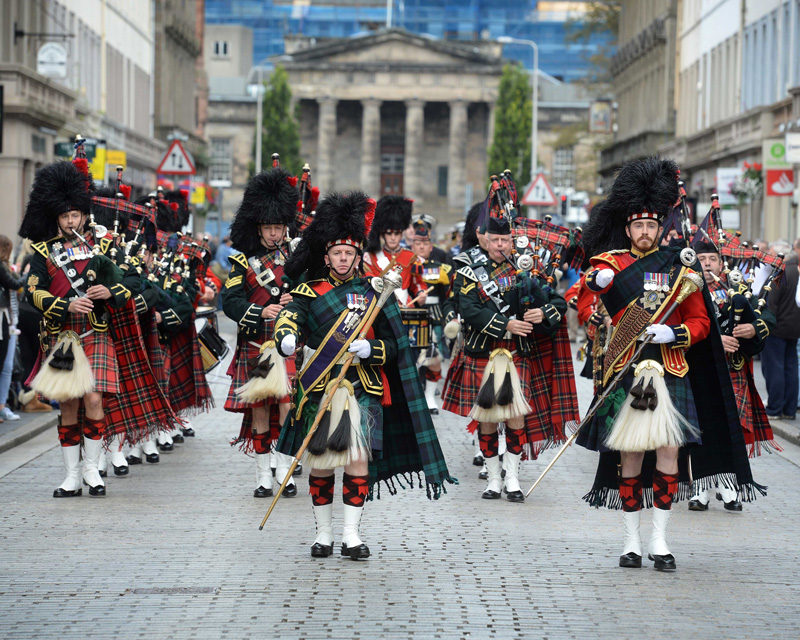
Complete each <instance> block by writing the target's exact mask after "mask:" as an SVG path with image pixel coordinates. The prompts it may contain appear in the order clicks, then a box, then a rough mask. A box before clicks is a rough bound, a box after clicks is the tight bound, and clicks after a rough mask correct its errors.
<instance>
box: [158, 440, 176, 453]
mask: <svg viewBox="0 0 800 640" xmlns="http://www.w3.org/2000/svg"><path fill="white" fill-rule="evenodd" d="M158 448H159V449H161V451H172V450H173V449H174V448H175V447H174V446H173V445H172V443H171V442H165V443H164V444H161V443H160V442H159V443H158Z"/></svg>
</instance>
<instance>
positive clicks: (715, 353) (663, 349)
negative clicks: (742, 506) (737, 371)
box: [577, 158, 765, 571]
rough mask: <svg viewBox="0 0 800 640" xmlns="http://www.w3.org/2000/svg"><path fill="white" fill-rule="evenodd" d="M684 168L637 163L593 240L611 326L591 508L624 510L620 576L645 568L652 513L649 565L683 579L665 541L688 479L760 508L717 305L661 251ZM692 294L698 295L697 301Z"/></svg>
mask: <svg viewBox="0 0 800 640" xmlns="http://www.w3.org/2000/svg"><path fill="white" fill-rule="evenodd" d="M677 174H678V168H677V166H676V165H675V163H674V162H672V161H670V160H663V159H659V158H647V159H645V160H638V161H632V162H630V163H628V164H626V165H625V166H624V167H623V168H622V169H621V170H620V173H619V175H618V176H617V178H616V180H615V182H614V185H613V187H612V189H611V192H610V194H609V197H608V200H607V202H606V204H605V206H604V207H603V209H602V215H597V213H595V214H594V215H592V217H591V219H590V221H589V224H588V225H587V228H586V230H585V232H584V236H583V239H584V242H585V244H586V248H587V254H588V255H593V256H594V257H593V258H591V265H592V268H591V269H590V270H589V271H588V272H587V274H586V279H585V286H586V287H587V288H588V289H589V290H590V291H592V292H593V293H595V294H598V295H599V296H600V299H601V301H602V302H603V304H604V306H605V308H606V309H607V311H608V315H609V316H610V317H611V319H612V326H611V328H610V331H611V337H610V340H609V342H608V346H607V348H606V349H605V352H604V353H603V354H602V362H601V363H599V366H601V367H602V368H601V371H602V378H601V381H600V386H599V387H598V389H597V395H596V399H595V402H594V404H593V406H592V409H590V412H589V414H588V415H587V418H585V419H584V422H583V423H582V429H581V431H580V432H579V434H578V440H577V441H578V443H579V444H581V445H582V446H584V447H586V448H588V449H591V450H594V451H599V452H600V462H599V466H598V470H597V475H596V477H595V482H594V485H593V487H592V490H591V491H590V492H589V493H588V494H587V495H586V496H585V497H584V499H585V500H586V501H587V502H588V503H589V504H590V505H592V506H595V507H600V506H608V507H609V508H620V507H621V508H622V510H623V523H624V525H625V538H624V543H623V549H622V555H621V557H620V559H619V566H621V567H631V568H638V567H641V566H642V546H641V539H640V534H639V523H640V513H641V509H642V503H643V501H644V503H645V504H646V505H647V506H648V507H651V506H652V507H654V509H653V530H652V536H651V538H650V545H649V549H648V551H649V553H648V557H649V558H650V559H651V560H652V561H653V566H654V568H655V569H656V570H659V571H674V570H675V567H676V562H675V558H674V556H673V555H672V553H671V552H670V549H669V547H668V545H667V541H666V531H667V524H668V522H669V518H670V514H671V513H672V511H671V509H672V503H673V501H674V500H676V499H678V498H680V497H684V498H685V497H688V495H689V491H690V482H689V474H690V469H691V475H692V477H693V478H694V479H698V480H703V482H713V481H714V479H715V478H718V479H723V478H724V481H725V483H729V484H730V485H731V486H733V487H734V488H737V489H738V490H739V491H741V492H742V496H743V499H746V500H750V499H752V498H753V497H754V494H755V492H757V491H759V492H763V491H764V490H765V488H764V487H761V486H759V485H757V484H755V483H754V482H753V479H752V476H751V474H750V467H749V464H748V462H747V455H746V451H745V448H744V440H743V437H742V429H741V426H740V424H739V418H738V415H737V413H736V409H735V406H736V405H735V399H734V396H733V389H732V387H731V382H730V376H729V375H728V372H727V367H726V366H725V364H724V361H725V358H724V353H723V349H722V342H721V340H720V336H719V330H718V328H717V323H716V322H713V321H712V320H711V319H710V314H713V313H714V311H713V308H712V306H711V300H710V298H709V297H708V293H707V292H705V291H698V290H696V288H697V287H700V288H702V278H701V277H700V276H699V271H700V266H699V264H698V263H697V260H696V257H695V255H694V252H693V251H691V250H690V249H688V248H685V249H683V250H679V249H678V248H671V247H661V248H659V246H658V237H659V235H660V232H661V221H662V220H663V218H664V217H665V216H666V215H667V214H668V213H669V212H670V211H671V210H672V208H673V206H674V205H675V203H676V202H677V201H678V199H679V188H678V181H677ZM692 291H694V292H693V293H692Z"/></svg>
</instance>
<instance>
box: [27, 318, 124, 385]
mask: <svg viewBox="0 0 800 640" xmlns="http://www.w3.org/2000/svg"><path fill="white" fill-rule="evenodd" d="M89 329H91V325H90V324H89V317H88V316H84V315H78V314H76V313H71V314H70V315H69V318H68V320H67V322H66V324H65V325H64V327H63V328H62V331H74V332H75V333H77V334H78V335H81V334H83V333H86V332H87V331H89ZM56 342H58V334H49V333H48V335H47V344H48V349H49V350H52V349H53V347H55V346H56ZM81 346H82V347H83V352H84V353H85V354H86V357H87V358H88V360H89V366H91V368H92V373H93V374H94V379H95V385H94V390H95V391H100V392H102V393H119V371H118V369H117V356H116V353H115V351H114V343H113V341H112V340H111V336H110V335H109V333H108V332H107V331H106V332H104V333H98V332H97V331H92V333H90V334H89V335H88V336H86V337H84V338H81ZM48 353H49V351H48ZM43 363H44V359H43V358H42V359H40V362H39V364H40V365H41V364H43ZM37 372H38V368H37V370H36V371H35V372H34V373H32V374H31V376H34V375H36V373H37Z"/></svg>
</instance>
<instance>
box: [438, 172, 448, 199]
mask: <svg viewBox="0 0 800 640" xmlns="http://www.w3.org/2000/svg"><path fill="white" fill-rule="evenodd" d="M438 193H439V195H440V196H442V197H444V196H446V195H447V165H442V166H440V167H439V192H438Z"/></svg>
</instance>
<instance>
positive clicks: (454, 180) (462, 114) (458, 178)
mask: <svg viewBox="0 0 800 640" xmlns="http://www.w3.org/2000/svg"><path fill="white" fill-rule="evenodd" d="M466 180H467V103H466V102H464V101H463V100H454V101H453V102H451V103H450V159H449V164H448V167H447V206H448V208H449V209H450V210H451V211H462V210H463V209H464V198H465V194H466V184H465V183H466Z"/></svg>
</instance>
